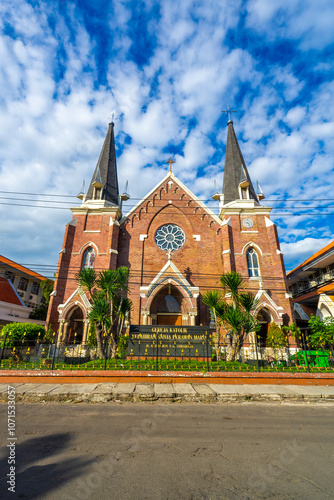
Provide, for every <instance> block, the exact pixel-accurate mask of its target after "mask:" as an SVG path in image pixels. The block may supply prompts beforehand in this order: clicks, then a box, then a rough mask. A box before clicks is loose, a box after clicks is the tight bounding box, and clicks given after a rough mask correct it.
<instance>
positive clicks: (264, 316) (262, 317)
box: [257, 309, 271, 347]
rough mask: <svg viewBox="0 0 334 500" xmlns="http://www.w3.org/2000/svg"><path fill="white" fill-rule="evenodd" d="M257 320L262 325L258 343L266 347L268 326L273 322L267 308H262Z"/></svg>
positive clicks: (258, 333)
mask: <svg viewBox="0 0 334 500" xmlns="http://www.w3.org/2000/svg"><path fill="white" fill-rule="evenodd" d="M257 320H258V322H259V323H260V325H261V329H260V330H259V331H258V332H257V337H258V345H259V347H266V345H267V335H268V328H269V324H270V323H271V317H270V314H269V313H268V311H266V310H265V309H261V310H260V312H259V313H258V315H257Z"/></svg>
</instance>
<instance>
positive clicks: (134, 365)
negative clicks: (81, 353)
mask: <svg viewBox="0 0 334 500" xmlns="http://www.w3.org/2000/svg"><path fill="white" fill-rule="evenodd" d="M51 367H52V360H51V359H47V360H45V359H41V360H39V361H38V362H32V361H20V362H17V361H13V360H11V359H4V360H2V361H1V366H0V368H1V369H2V370H51ZM53 369H54V370H84V371H85V370H104V369H107V370H144V371H145V370H146V371H152V370H153V371H155V370H156V369H157V365H156V360H155V359H147V360H137V359H108V360H107V362H105V360H104V359H97V360H95V361H87V362H85V360H84V359H80V358H73V359H72V362H66V363H65V362H59V361H55V363H54V367H53ZM158 370H159V371H166V370H169V371H181V372H182V371H201V372H207V363H206V361H197V360H196V359H189V360H187V359H184V360H183V361H181V360H173V359H169V360H167V359H159V360H158ZM209 371H212V372H216V371H218V372H219V371H221V372H240V371H241V372H256V371H257V366H256V364H254V365H250V364H246V363H239V362H224V361H210V362H209ZM260 371H261V372H294V373H297V372H299V373H305V372H307V368H306V367H305V366H294V367H281V366H279V367H271V366H265V367H260ZM310 371H311V372H313V373H319V372H320V373H321V372H322V373H326V372H330V373H334V369H333V368H332V367H311V368H310Z"/></svg>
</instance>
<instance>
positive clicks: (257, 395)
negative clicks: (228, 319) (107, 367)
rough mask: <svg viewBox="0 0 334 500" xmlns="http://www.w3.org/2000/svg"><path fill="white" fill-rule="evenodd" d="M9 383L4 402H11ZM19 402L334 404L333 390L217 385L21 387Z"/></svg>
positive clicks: (2, 389) (2, 391)
mask: <svg viewBox="0 0 334 500" xmlns="http://www.w3.org/2000/svg"><path fill="white" fill-rule="evenodd" d="M7 390H8V386H7V385H6V384H1V386H0V401H1V402H6V401H7ZM15 392H16V401H17V402H27V403H41V402H43V403H44V402H52V403H55V402H71V403H79V402H87V403H121V402H133V403H154V402H187V403H244V402H264V403H283V402H290V403H292V402H298V403H301V402H304V403H314V402H317V403H329V404H334V388H333V387H325V386H319V387H314V386H312V387H300V386H298V387H291V386H282V385H278V386H272V385H270V386H260V387H259V386H247V385H239V386H237V385H221V384H219V385H218V384H217V385H216V386H215V385H214V384H195V383H194V384H191V383H187V384H154V383H146V384H145V383H139V384H135V383H127V384H122V383H120V384H117V383H115V384H45V383H43V384H17V385H16V386H15Z"/></svg>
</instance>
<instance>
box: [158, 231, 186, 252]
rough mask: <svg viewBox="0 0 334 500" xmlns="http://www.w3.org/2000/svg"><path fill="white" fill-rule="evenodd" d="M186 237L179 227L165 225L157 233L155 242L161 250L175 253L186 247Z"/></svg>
mask: <svg viewBox="0 0 334 500" xmlns="http://www.w3.org/2000/svg"><path fill="white" fill-rule="evenodd" d="M185 240H186V237H185V235H184V232H183V231H182V229H181V228H180V227H179V226H176V225H175V224H165V225H164V226H161V227H159V229H157V231H156V233H155V242H156V244H157V245H158V247H159V248H161V250H166V251H167V252H168V251H169V250H170V251H172V252H174V251H175V250H178V249H179V248H181V247H182V246H183V245H184V242H185Z"/></svg>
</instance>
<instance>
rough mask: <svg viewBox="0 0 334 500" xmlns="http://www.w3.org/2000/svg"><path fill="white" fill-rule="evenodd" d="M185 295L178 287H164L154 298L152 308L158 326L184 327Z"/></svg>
mask: <svg viewBox="0 0 334 500" xmlns="http://www.w3.org/2000/svg"><path fill="white" fill-rule="evenodd" d="M183 300H184V297H183V295H182V294H181V293H180V292H179V290H178V289H177V287H176V286H172V285H170V284H169V285H168V286H165V287H163V288H162V289H161V290H160V291H159V292H158V293H157V295H156V296H155V297H154V300H153V302H152V305H151V308H150V314H151V317H152V318H153V317H156V324H157V325H182V302H183Z"/></svg>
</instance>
